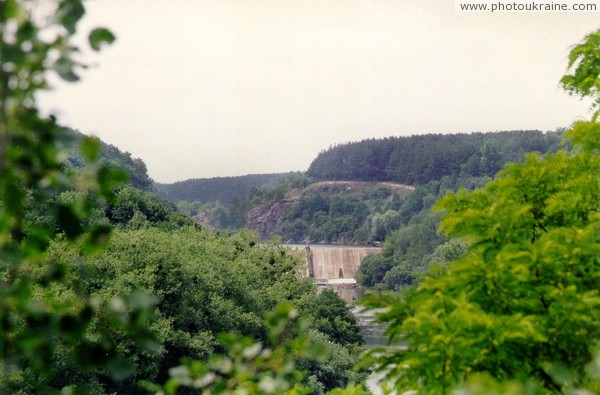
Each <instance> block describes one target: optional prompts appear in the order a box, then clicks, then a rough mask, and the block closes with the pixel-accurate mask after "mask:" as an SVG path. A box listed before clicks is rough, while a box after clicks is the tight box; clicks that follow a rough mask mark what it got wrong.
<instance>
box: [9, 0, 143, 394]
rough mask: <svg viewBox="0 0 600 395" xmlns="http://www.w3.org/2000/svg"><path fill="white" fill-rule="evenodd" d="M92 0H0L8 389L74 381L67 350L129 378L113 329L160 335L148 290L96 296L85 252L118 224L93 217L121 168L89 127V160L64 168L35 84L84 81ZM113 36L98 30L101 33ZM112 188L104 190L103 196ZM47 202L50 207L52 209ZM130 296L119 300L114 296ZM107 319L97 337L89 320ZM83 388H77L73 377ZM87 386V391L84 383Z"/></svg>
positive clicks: (81, 361)
mask: <svg viewBox="0 0 600 395" xmlns="http://www.w3.org/2000/svg"><path fill="white" fill-rule="evenodd" d="M83 13H84V7H83V4H82V2H81V1H78V0H69V1H56V2H51V3H48V4H44V7H41V6H40V4H38V2H34V1H27V2H25V1H19V0H5V1H3V2H2V3H1V7H0V32H1V33H2V34H0V63H1V64H0V174H2V177H0V392H2V393H50V392H51V391H52V390H60V389H61V388H63V387H65V388H66V387H68V385H69V384H70V383H69V381H68V380H66V381H65V380H63V377H61V367H60V364H58V365H57V364H56V362H57V361H59V360H60V361H67V360H69V361H72V363H71V366H74V367H77V371H78V373H79V374H82V375H85V374H86V372H87V371H90V370H94V369H95V370H98V371H101V372H102V374H103V375H105V376H106V377H112V378H114V379H117V380H118V379H124V378H125V377H126V376H127V375H128V372H127V370H121V369H120V367H122V363H121V362H122V361H123V359H122V358H123V353H122V350H120V349H119V345H118V342H117V341H115V339H114V338H113V337H112V335H111V334H112V333H113V332H122V333H129V334H131V336H132V339H133V342H134V343H136V342H140V343H143V342H145V341H147V340H149V338H148V337H147V335H148V333H147V331H146V329H145V326H146V317H147V315H146V312H147V311H148V304H147V303H141V302H140V300H141V299H140V298H135V297H133V296H132V297H131V298H120V299H114V302H115V303H116V304H110V303H108V302H107V301H102V300H97V299H91V298H89V295H88V294H87V293H86V292H85V291H84V290H83V289H82V288H81V287H80V285H81V283H80V282H79V277H78V274H79V273H78V269H77V265H76V262H77V261H78V260H79V259H81V257H82V256H85V255H86V254H89V253H92V252H94V251H97V250H98V249H99V248H102V246H103V245H105V244H106V241H107V239H108V234H109V232H110V229H109V228H108V227H107V226H106V224H105V223H96V222H95V221H93V220H91V219H90V218H91V217H93V216H95V215H96V214H97V208H98V207H101V206H102V205H103V204H106V202H110V201H111V200H112V198H113V197H114V195H113V187H114V186H115V185H117V184H118V183H119V180H120V179H123V174H122V172H121V171H120V170H117V169H115V168H113V167H112V166H110V165H108V164H106V163H99V162H95V160H96V159H98V143H97V141H96V140H94V139H91V138H87V137H84V138H82V139H81V151H82V153H83V155H82V161H84V162H85V163H86V164H87V166H88V168H87V170H86V171H82V172H78V173H68V174H67V173H65V172H64V166H65V162H64V158H65V157H66V155H65V152H64V151H61V150H60V147H58V145H57V144H56V142H57V135H58V127H57V126H56V124H55V122H54V119H53V118H51V119H49V120H48V119H42V118H40V116H39V114H38V110H37V108H36V102H35V93H36V91H38V90H40V89H45V88H47V87H48V84H47V79H48V75H49V74H50V73H56V74H57V75H58V76H59V77H61V78H63V79H64V80H66V81H75V80H77V79H78V78H79V76H78V73H79V71H80V70H81V69H83V68H84V67H85V65H83V64H81V63H79V62H78V61H77V60H76V59H75V53H77V52H78V51H79V48H78V47H76V46H75V45H74V44H73V41H72V37H73V35H74V34H75V32H76V28H77V23H78V21H79V20H80V18H81V17H82V16H83ZM98 40H100V41H102V40H104V39H103V38H100V39H99V38H95V39H92V41H94V42H96V43H98V42H99V41H98ZM102 200H104V202H103V201H102ZM41 208H43V210H41ZM63 237H64V238H65V239H66V240H68V242H69V243H70V244H71V245H72V246H73V248H74V250H75V251H76V256H74V257H73V258H74V259H65V260H52V261H50V262H47V264H43V265H42V264H41V262H43V261H44V259H45V254H46V249H47V248H48V246H49V245H50V244H51V243H52V240H53V239H54V240H58V239H61V238H63ZM116 305H118V306H121V307H122V308H119V309H116V308H115V306H116ZM93 321H97V322H102V323H103V324H102V326H101V328H102V329H100V330H98V331H97V332H96V333H95V334H94V336H93V338H91V337H87V336H86V333H87V327H88V325H89V324H90V323H91V322H93ZM71 390H73V391H75V390H77V389H75V388H71ZM81 390H82V391H84V392H85V391H86V390H85V389H84V388H83V387H82V388H81Z"/></svg>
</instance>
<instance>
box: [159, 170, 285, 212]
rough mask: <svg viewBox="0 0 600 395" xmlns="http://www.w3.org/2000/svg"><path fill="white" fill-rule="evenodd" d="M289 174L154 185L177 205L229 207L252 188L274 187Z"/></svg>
mask: <svg viewBox="0 0 600 395" xmlns="http://www.w3.org/2000/svg"><path fill="white" fill-rule="evenodd" d="M288 174H289V173H273V174H248V175H245V176H237V177H215V178H199V179H191V180H185V181H179V182H175V183H172V184H161V183H155V184H154V191H155V192H156V194H158V195H159V196H161V197H163V198H165V199H167V200H169V201H171V202H173V203H177V202H180V201H187V202H200V203H202V204H204V203H216V202H219V203H220V204H222V205H224V206H229V205H230V204H231V202H232V200H233V199H240V198H242V197H243V196H244V195H246V194H248V193H249V192H250V190H251V189H252V188H255V187H260V186H262V185H273V184H275V183H276V182H277V181H279V180H281V179H282V178H284V177H285V176H287V175H288Z"/></svg>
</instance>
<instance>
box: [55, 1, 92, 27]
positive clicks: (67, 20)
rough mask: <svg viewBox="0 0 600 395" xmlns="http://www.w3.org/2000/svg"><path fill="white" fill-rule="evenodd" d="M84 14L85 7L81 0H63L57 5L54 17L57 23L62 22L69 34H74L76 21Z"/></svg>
mask: <svg viewBox="0 0 600 395" xmlns="http://www.w3.org/2000/svg"><path fill="white" fill-rule="evenodd" d="M84 14H85V8H84V7H83V4H82V3H81V0H64V1H63V2H62V3H61V4H60V6H59V7H58V10H57V11H56V14H55V17H54V19H55V21H56V22H57V23H62V25H63V26H64V27H65V29H67V31H68V32H69V34H75V30H76V29H77V22H79V20H80V19H81V18H82V17H83V15H84Z"/></svg>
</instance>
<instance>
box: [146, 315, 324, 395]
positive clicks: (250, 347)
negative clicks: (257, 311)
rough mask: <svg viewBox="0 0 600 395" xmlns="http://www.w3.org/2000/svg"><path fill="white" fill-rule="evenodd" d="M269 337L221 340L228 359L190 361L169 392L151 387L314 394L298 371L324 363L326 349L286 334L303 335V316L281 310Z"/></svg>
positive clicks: (177, 370) (170, 382) (180, 369)
mask: <svg viewBox="0 0 600 395" xmlns="http://www.w3.org/2000/svg"><path fill="white" fill-rule="evenodd" d="M268 322H269V324H270V332H269V336H268V341H267V343H266V344H264V343H263V342H256V341H255V340H254V339H252V338H251V337H247V336H241V335H234V334H227V335H223V336H221V338H220V342H221V343H222V344H223V346H224V348H225V350H226V354H224V355H215V356H213V357H212V358H210V359H209V360H208V361H207V362H200V361H194V360H187V361H186V362H185V364H184V365H181V366H178V367H175V368H172V369H170V370H169V375H170V376H171V377H170V379H169V380H168V381H167V382H166V383H165V385H164V387H160V386H156V385H151V384H148V383H146V384H145V386H146V388H148V389H150V390H152V391H154V392H155V393H157V394H166V395H170V394H176V393H178V392H177V390H178V389H179V388H182V387H190V388H194V389H196V390H198V392H199V393H206V394H208V393H210V394H231V393H248V394H257V395H263V394H288V395H296V394H297V395H300V394H309V393H312V391H311V389H310V388H309V387H307V386H305V385H303V384H302V378H303V376H304V375H303V373H302V372H301V371H299V370H298V369H297V367H296V360H297V359H299V358H310V359H314V358H322V357H323V349H321V348H318V347H316V345H315V344H312V343H311V341H310V338H309V337H308V336H307V335H299V336H297V337H293V338H288V336H289V335H287V334H286V333H289V332H294V333H299V332H301V331H302V330H303V327H304V325H303V324H302V323H301V321H299V320H298V312H297V311H296V310H294V309H293V308H292V307H291V306H289V305H280V306H279V307H278V308H277V309H276V310H275V311H274V312H273V313H271V314H270V316H269V317H268Z"/></svg>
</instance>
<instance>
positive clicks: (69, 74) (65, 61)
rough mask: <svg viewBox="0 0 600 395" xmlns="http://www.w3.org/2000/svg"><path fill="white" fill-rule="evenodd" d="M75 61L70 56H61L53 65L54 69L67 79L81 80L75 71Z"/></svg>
mask: <svg viewBox="0 0 600 395" xmlns="http://www.w3.org/2000/svg"><path fill="white" fill-rule="evenodd" d="M74 67H75V63H74V62H73V61H72V60H71V59H69V58H60V59H58V60H57V61H56V63H54V66H53V67H52V68H53V69H54V71H56V73H57V74H58V75H59V76H60V78H62V79H63V80H65V81H68V82H75V81H79V76H78V75H77V74H75V72H74V71H73V69H74Z"/></svg>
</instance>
